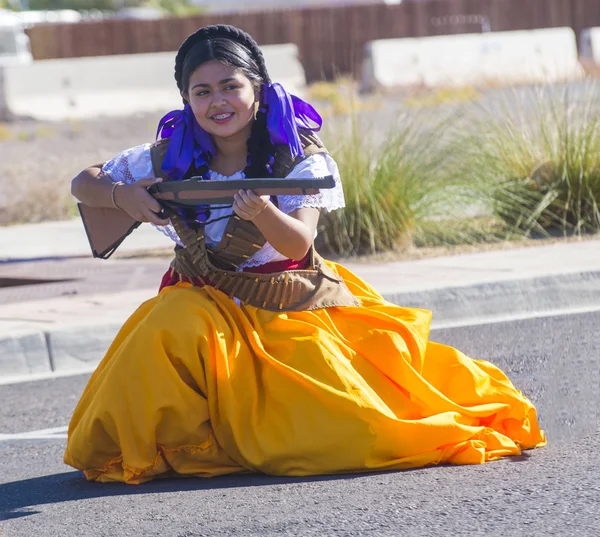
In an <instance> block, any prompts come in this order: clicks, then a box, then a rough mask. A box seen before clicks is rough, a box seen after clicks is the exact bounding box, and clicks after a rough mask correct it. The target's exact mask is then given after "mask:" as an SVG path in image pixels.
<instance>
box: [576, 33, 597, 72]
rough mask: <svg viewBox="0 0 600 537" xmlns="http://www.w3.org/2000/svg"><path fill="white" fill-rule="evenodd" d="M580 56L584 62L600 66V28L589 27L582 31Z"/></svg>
mask: <svg viewBox="0 0 600 537" xmlns="http://www.w3.org/2000/svg"><path fill="white" fill-rule="evenodd" d="M579 57H580V59H581V60H582V62H585V63H587V64H589V65H591V66H596V67H600V28H587V29H586V30H583V32H581V39H580V42H579Z"/></svg>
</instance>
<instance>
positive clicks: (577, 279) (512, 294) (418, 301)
mask: <svg viewBox="0 0 600 537" xmlns="http://www.w3.org/2000/svg"><path fill="white" fill-rule="evenodd" d="M383 296H384V298H385V299H386V300H388V301H389V302H392V303H394V304H398V305H401V306H405V307H415V308H426V309H429V310H432V311H433V317H434V324H442V325H443V324H444V323H449V322H452V321H461V322H465V321H469V320H472V321H477V322H478V323H481V324H483V323H485V319H486V318H487V319H490V320H492V319H494V318H499V317H501V316H506V315H517V314H519V315H521V314H523V315H525V314H533V313H543V312H550V311H554V310H561V309H571V308H572V309H576V308H586V307H590V308H591V307H594V306H599V305H600V271H591V272H579V273H569V274H558V275H553V276H544V277H535V278H527V279H521V280H506V281H498V282H488V283H479V284H475V285H466V286H455V287H444V288H438V289H430V290H422V291H417V292H398V293H384V295H383ZM124 321H125V319H122V322H124ZM122 322H121V321H118V320H112V321H110V322H105V323H100V324H98V323H96V324H91V323H86V324H77V325H75V324H72V325H64V326H61V327H57V328H55V329H50V330H40V331H33V332H28V333H20V334H15V335H11V336H9V337H4V338H3V339H0V378H3V379H4V380H7V379H9V378H10V377H11V376H15V377H16V376H21V377H22V376H26V375H32V376H35V375H39V374H44V373H52V372H55V373H61V372H64V371H78V370H81V371H82V372H83V371H89V370H90V368H92V367H94V366H96V365H97V364H98V363H99V362H100V360H101V359H102V356H103V355H104V353H105V352H106V350H107V349H108V347H109V346H110V344H111V343H112V340H113V339H114V337H115V335H116V334H117V332H118V331H119V329H120V327H121V326H122Z"/></svg>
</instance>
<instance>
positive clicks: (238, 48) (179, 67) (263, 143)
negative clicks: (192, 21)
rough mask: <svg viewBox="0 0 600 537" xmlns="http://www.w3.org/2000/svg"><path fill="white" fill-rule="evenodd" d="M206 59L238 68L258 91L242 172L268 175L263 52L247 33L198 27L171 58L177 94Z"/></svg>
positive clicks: (266, 79)
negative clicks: (256, 108) (257, 107)
mask: <svg viewBox="0 0 600 537" xmlns="http://www.w3.org/2000/svg"><path fill="white" fill-rule="evenodd" d="M210 60H219V61H221V62H223V63H225V64H227V65H231V66H233V67H237V68H239V69H241V70H242V72H243V73H244V75H245V76H246V77H247V78H248V79H249V80H250V81H251V82H252V83H253V84H254V85H255V88H256V89H259V91H260V105H259V110H258V112H257V114H256V119H255V120H254V124H253V126H252V131H251V133H250V138H249V139H248V164H247V166H246V169H245V170H244V173H245V174H246V177H265V176H268V175H269V174H270V173H271V164H272V162H273V155H274V154H275V146H274V145H273V143H272V142H271V139H270V137H269V132H268V130H267V107H266V104H265V103H264V96H263V93H262V92H263V84H270V83H271V78H270V77H269V73H268V71H267V65H266V63H265V58H264V56H263V53H262V51H261V50H260V48H259V47H258V45H257V43H256V41H254V39H253V38H252V37H251V36H250V35H249V34H247V33H246V32H244V31H243V30H240V29H239V28H235V27H234V26H228V25H224V24H220V25H215V26H206V27H204V28H200V29H199V30H198V31H196V32H195V33H193V34H191V35H190V36H189V37H188V38H187V39H186V40H185V41H184V42H183V43H182V45H181V47H179V50H178V52H177V56H176V58H175V81H176V82H177V87H178V88H179V90H180V91H181V92H183V93H185V92H186V91H187V88H188V85H189V80H190V76H191V75H192V73H193V72H194V71H195V70H196V69H197V68H198V67H199V66H200V65H202V64H203V63H206V62H207V61H210Z"/></svg>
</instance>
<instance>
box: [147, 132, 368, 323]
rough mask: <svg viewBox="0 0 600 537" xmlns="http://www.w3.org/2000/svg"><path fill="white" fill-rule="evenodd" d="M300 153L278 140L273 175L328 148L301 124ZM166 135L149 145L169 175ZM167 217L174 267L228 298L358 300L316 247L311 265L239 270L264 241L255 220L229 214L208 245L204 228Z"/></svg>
mask: <svg viewBox="0 0 600 537" xmlns="http://www.w3.org/2000/svg"><path fill="white" fill-rule="evenodd" d="M300 140H301V142H302V146H303V150H304V157H301V156H299V157H297V158H296V159H292V157H291V154H290V150H289V147H287V146H284V145H281V146H278V148H277V152H276V154H275V162H274V163H273V176H274V177H286V176H287V175H288V174H289V172H290V171H291V170H292V169H293V168H294V166H296V165H297V164H298V163H299V162H301V161H302V160H303V159H305V158H308V157H310V156H311V155H314V154H316V153H326V152H327V150H326V149H325V147H324V146H323V144H322V142H321V141H320V140H319V138H318V137H317V136H315V135H314V134H312V133H311V132H310V131H304V130H300ZM167 147H168V140H161V141H160V142H157V143H156V144H155V145H154V146H153V147H152V150H151V155H152V164H153V167H154V172H155V175H156V176H157V177H163V178H166V179H168V177H166V176H165V174H164V173H163V172H162V170H161V167H162V161H163V159H164V156H165V153H166V149H167ZM171 222H172V224H173V227H174V228H175V231H176V232H177V234H178V235H179V238H180V239H181V242H182V243H183V245H184V247H183V248H180V247H178V248H176V250H175V259H174V260H173V262H172V263H171V267H172V270H174V271H175V272H177V273H178V274H180V275H182V276H187V277H188V278H190V279H194V278H199V279H201V280H204V281H206V280H208V281H210V282H211V283H212V284H213V285H214V286H215V287H216V288H217V289H221V290H222V291H223V292H225V293H226V294H228V295H229V296H230V298H233V297H235V298H237V299H239V300H240V301H242V302H244V303H245V304H251V305H252V306H256V307H258V308H262V309H267V310H272V311H303V310H312V309H318V308H326V307H333V306H358V305H359V303H358V301H357V299H356V298H355V297H354V296H353V295H352V293H351V292H350V290H349V289H348V288H347V287H346V285H345V283H344V282H343V280H342V279H341V278H340V277H339V276H338V275H337V274H336V273H335V272H333V271H332V270H331V269H330V268H329V267H328V266H327V265H326V264H325V263H324V261H323V259H322V258H321V256H319V254H318V253H317V252H316V251H315V249H314V246H311V249H310V252H309V254H310V266H309V267H308V268H306V269H302V270H287V271H284V272H277V273H271V274H256V273H251V272H244V271H239V270H238V268H239V266H240V265H241V264H242V263H243V262H244V261H245V260H246V259H248V258H250V257H251V256H252V254H254V253H255V252H256V251H257V250H259V249H260V248H262V247H263V245H264V244H265V243H266V239H265V237H264V235H263V234H262V233H261V232H260V231H259V229H258V228H257V227H256V226H255V225H254V223H253V222H250V221H247V220H243V219H242V218H240V217H238V216H237V215H234V216H232V217H231V218H230V219H229V221H228V223H227V226H226V228H225V232H224V233H223V237H222V239H221V241H220V242H219V244H217V245H215V246H213V247H208V246H207V245H206V242H205V237H204V230H203V229H202V228H201V229H199V230H192V229H189V228H188V227H186V226H185V224H184V223H183V221H182V220H181V219H180V218H179V217H177V216H174V217H172V218H171Z"/></svg>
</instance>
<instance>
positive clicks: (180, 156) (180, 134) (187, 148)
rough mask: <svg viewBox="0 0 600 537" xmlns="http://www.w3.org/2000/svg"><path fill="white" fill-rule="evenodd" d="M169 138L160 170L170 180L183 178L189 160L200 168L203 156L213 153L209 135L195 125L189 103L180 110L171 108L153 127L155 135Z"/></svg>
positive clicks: (204, 160) (214, 152) (212, 154)
mask: <svg viewBox="0 0 600 537" xmlns="http://www.w3.org/2000/svg"><path fill="white" fill-rule="evenodd" d="M159 136H160V137H161V138H163V139H164V138H170V139H171V141H170V143H169V148H168V149H167V153H166V155H165V159H164V161H163V164H162V170H163V171H164V172H165V173H166V174H167V175H168V176H169V177H170V178H171V179H174V180H180V179H183V176H184V175H185V174H186V172H187V171H188V170H189V168H190V166H191V165H192V162H194V163H195V164H196V166H197V167H200V166H201V165H202V164H207V162H206V158H207V157H208V156H214V155H215V154H216V150H215V146H214V144H213V141H212V139H211V137H210V135H209V134H208V133H207V132H206V131H205V130H204V129H203V128H201V127H200V125H198V122H197V121H196V119H195V118H194V114H193V112H192V109H191V108H190V105H189V104H186V105H185V106H184V107H183V110H172V111H171V112H169V113H168V114H167V115H166V116H164V117H163V118H162V119H161V120H160V122H159V124H158V129H157V130H156V138H157V139H158V137H159Z"/></svg>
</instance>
